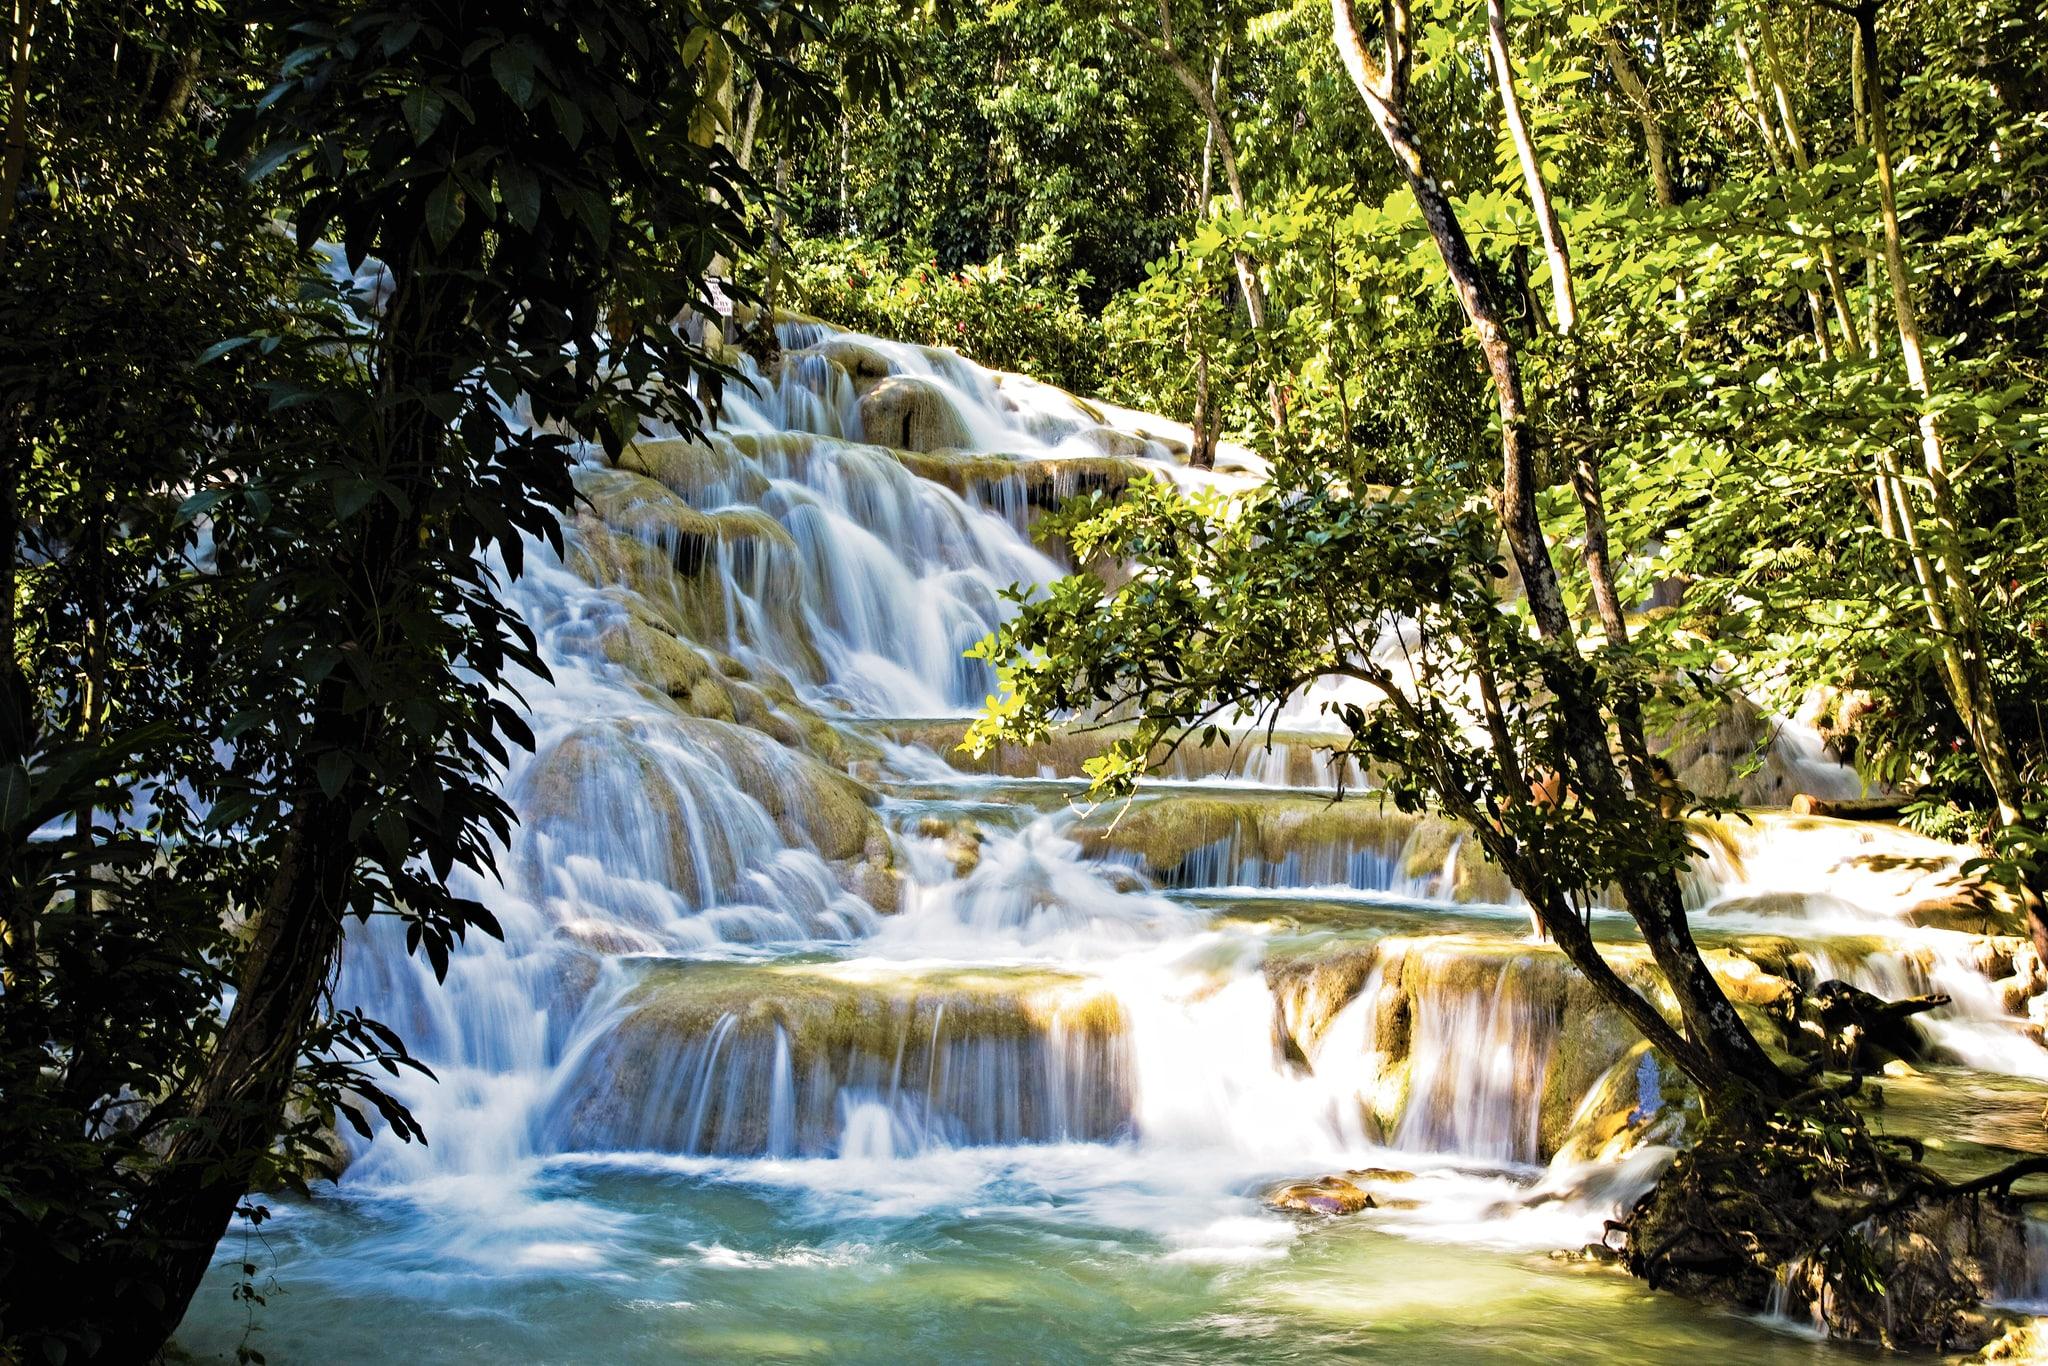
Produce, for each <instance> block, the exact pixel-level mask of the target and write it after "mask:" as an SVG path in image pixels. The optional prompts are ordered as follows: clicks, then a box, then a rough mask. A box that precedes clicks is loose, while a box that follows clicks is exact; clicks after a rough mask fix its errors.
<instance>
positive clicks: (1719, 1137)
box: [1608, 1081, 2048, 1351]
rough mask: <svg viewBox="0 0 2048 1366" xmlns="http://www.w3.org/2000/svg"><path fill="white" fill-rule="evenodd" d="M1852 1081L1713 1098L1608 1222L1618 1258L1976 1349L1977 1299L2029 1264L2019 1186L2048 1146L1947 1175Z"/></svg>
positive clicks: (1851, 1328) (1874, 1331)
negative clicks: (1639, 1194)
mask: <svg viewBox="0 0 2048 1366" xmlns="http://www.w3.org/2000/svg"><path fill="white" fill-rule="evenodd" d="M1855 1085H1856V1083H1855V1082H1853V1081H1852V1082H1851V1083H1849V1084H1848V1086H1846V1087H1817V1088H1815V1089H1814V1090H1811V1091H1809V1092H1807V1093H1805V1094H1804V1095H1803V1096H1800V1097H1797V1098H1795V1099H1794V1100H1792V1101H1790V1102H1786V1103H1784V1104H1782V1105H1779V1106H1775V1107H1761V1106H1758V1105H1754V1104H1750V1105H1744V1104H1741V1103H1737V1104H1734V1105H1731V1106H1724V1107H1722V1108H1721V1109H1719V1110H1718V1111H1717V1116H1718V1117H1717V1118H1716V1119H1714V1120H1713V1121H1711V1122H1709V1124H1708V1125H1707V1126H1706V1128H1705V1129H1704V1131H1703V1132H1702V1133H1701V1134H1700V1136H1699V1141H1698V1142H1697V1143H1696V1144H1695V1145H1694V1146H1693V1148H1692V1149H1691V1150H1690V1151H1688V1152H1685V1153H1683V1154H1681V1155H1680V1156H1679V1158H1678V1159H1677V1161H1676V1162H1675V1163H1673V1165H1672V1168H1671V1170H1670V1172H1669V1173H1668V1174H1667V1175H1666V1176H1665V1178H1664V1179H1663V1180H1662V1181H1660V1182H1659V1183H1658V1184H1657V1186H1656V1188H1655V1189H1653V1190H1652V1191H1651V1192H1650V1193H1649V1194H1648V1195H1646V1196H1644V1197H1643V1198H1642V1200H1640V1201H1639V1202H1637V1204H1636V1206H1635V1208H1634V1209H1633V1210H1631V1211H1630V1212H1629V1213H1628V1214H1627V1216H1626V1217H1624V1218H1623V1219H1621V1220H1619V1221H1616V1222H1613V1223H1610V1224H1609V1226H1608V1237H1609V1239H1610V1241H1611V1240H1612V1239H1613V1238H1615V1237H1616V1236H1617V1235H1619V1236H1620V1237H1621V1238H1623V1239H1625V1244H1624V1246H1623V1251H1622V1260H1623V1262H1624V1264H1625V1265H1626V1266H1627V1267H1628V1269H1629V1270H1630V1271H1631V1272H1633V1273H1634V1274H1636V1275H1638V1276H1640V1277H1642V1278H1643V1279H1644V1280H1645V1281H1647V1282H1648V1283H1649V1284H1650V1285H1651V1286H1653V1287H1658V1288H1664V1289H1670V1290H1676V1291H1679V1292H1681V1293H1684V1294H1688V1295H1693V1296H1697V1297H1700V1298H1705V1299H1714V1300H1722V1301H1726V1302H1731V1303H1734V1304H1737V1305H1740V1306H1742V1307H1744V1308H1747V1309H1756V1310H1761V1309H1773V1308H1775V1309H1780V1310H1783V1311H1786V1312H1790V1313H1809V1314H1811V1315H1812V1316H1813V1318H1814V1319H1815V1321H1816V1322H1817V1323H1819V1324H1820V1325H1822V1326H1824V1327H1825V1328H1826V1329H1827V1330H1828V1331H1829V1332H1830V1333H1832V1334H1835V1335H1837V1336H1840V1337H1844V1338H1850V1339H1855V1340H1858V1341H1865V1342H1874V1343H1880V1344H1883V1345H1884V1346H1887V1347H1893V1348H1931V1349H1934V1350H1945V1351H1955V1350H1968V1349H1973V1348H1976V1347H1979V1346H1981V1345H1983V1344H1984V1343H1985V1342H1986V1341H1987V1340H1989V1339H1990V1338H1991V1337H1993V1336H1995V1335H1996V1333H1997V1331H1998V1327H1999V1325H1997V1324H1996V1323H1994V1322H1993V1321H1992V1320H1991V1319H1990V1318H1988V1317H1987V1316H1986V1315H1985V1314H1984V1312H1983V1304H1984V1301H1985V1300H1986V1299H1987V1298H1990V1297H1992V1296H1993V1295H1995V1294H1997V1293H1998V1292H1999V1291H2000V1290H2001V1289H2003V1288H2009V1287H2012V1286H2014V1285H2017V1284H2019V1283H2020V1282H2021V1278H2022V1277H2023V1276H2024V1275H2025V1271H2026V1234H2025V1226H2024V1222H2023V1220H2022V1219H2021V1217H2020V1214H2019V1209H2018V1204H2017V1202H2016V1201H2015V1200H2014V1198H2013V1197H2012V1194H2011V1188H2012V1185H2013V1183H2014V1182H2016V1181H2018V1180H2020V1179H2021V1178H2022V1177H2026V1176H2031V1175H2035V1174H2037V1173H2041V1172H2048V1158H2042V1157H2029V1158H2025V1159H2022V1160H2021V1161H2018V1162H2015V1163H2013V1164H2012V1165H2010V1166H2008V1167H2005V1168H2003V1169H2001V1170H1999V1171H1996V1172H1993V1173H1991V1174H1989V1175H1986V1176H1983V1177H1979V1178H1977V1179H1975V1180H1971V1181H1967V1182H1960V1183H1958V1182H1953V1181H1950V1180H1948V1179H1947V1178H1945V1177H1943V1176H1941V1175H1940V1174H1939V1173H1937V1172H1935V1171H1933V1170H1931V1169H1930V1168H1928V1167H1927V1166H1926V1165H1925V1164H1924V1163H1923V1162H1922V1161H1921V1160H1920V1152H1919V1148H1918V1145H1917V1144H1915V1143H1912V1142H1911V1141H1909V1140H1904V1139H1898V1138H1891V1137H1887V1136H1884V1135H1880V1134H1876V1133H1873V1132H1872V1131H1871V1130H1870V1128H1869V1127H1868V1126H1867V1125H1866V1124H1865V1123H1864V1122H1863V1119H1862V1116H1861V1115H1859V1114H1858V1113H1857V1112H1856V1111H1855V1110H1854V1109H1853V1108H1851V1106H1850V1105H1849V1103H1848V1101H1847V1099H1846V1097H1847V1096H1848V1095H1849V1094H1852V1093H1853V1091H1854V1087H1855Z"/></svg>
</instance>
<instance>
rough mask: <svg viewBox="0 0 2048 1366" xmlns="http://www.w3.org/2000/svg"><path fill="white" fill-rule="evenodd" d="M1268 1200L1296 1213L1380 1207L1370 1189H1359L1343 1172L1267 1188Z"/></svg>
mask: <svg viewBox="0 0 2048 1366" xmlns="http://www.w3.org/2000/svg"><path fill="white" fill-rule="evenodd" d="M1266 1204H1267V1205H1269V1206H1271V1207H1272V1208H1274V1209H1279V1210H1290V1211H1292V1212H1294V1213H1296V1214H1323V1215H1339V1214H1356V1213H1358V1212H1359V1211H1360V1210H1365V1209H1376V1208H1378V1206H1377V1204H1376V1202H1375V1201H1374V1200H1373V1198H1372V1195H1371V1193H1370V1192H1367V1191H1364V1190H1361V1189H1359V1187H1358V1186H1356V1185H1354V1184H1353V1183H1352V1182H1351V1181H1350V1180H1348V1179H1347V1178H1345V1177H1342V1176H1319V1177H1317V1178H1315V1179H1314V1180H1313V1181H1294V1182H1290V1183H1288V1184H1286V1185H1282V1186H1275V1187H1274V1188H1273V1189H1272V1190H1269V1191H1267V1192H1266Z"/></svg>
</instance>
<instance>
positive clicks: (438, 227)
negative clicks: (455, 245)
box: [427, 175, 465, 251]
mask: <svg viewBox="0 0 2048 1366" xmlns="http://www.w3.org/2000/svg"><path fill="white" fill-rule="evenodd" d="M464 216H465V212H464V209H463V204H462V191H461V189H460V188H459V187H458V186H457V185H456V184H455V177H454V176H452V175H450V176H442V177H441V183H440V184H438V185H436V186H435V187H434V190H433V193H432V194H429V195H428V196H427V236H428V237H429V238H431V239H432V240H433V243H434V247H435V249H436V250H438V251H446V250H447V249H448V244H449V243H450V242H452V241H454V240H455V234H456V233H457V232H459V231H461V229H462V220H463V218H464Z"/></svg>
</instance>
